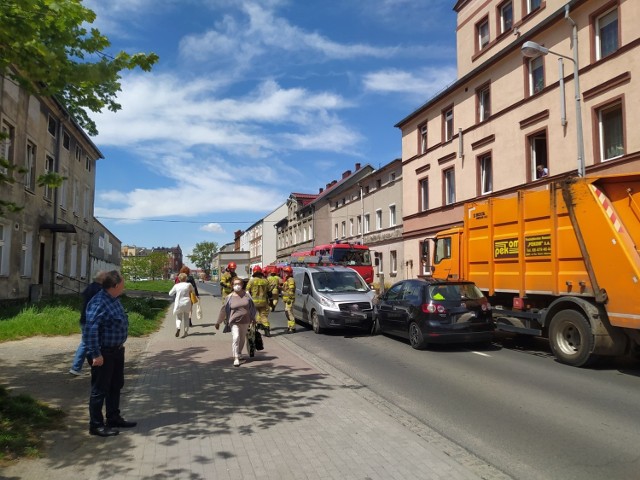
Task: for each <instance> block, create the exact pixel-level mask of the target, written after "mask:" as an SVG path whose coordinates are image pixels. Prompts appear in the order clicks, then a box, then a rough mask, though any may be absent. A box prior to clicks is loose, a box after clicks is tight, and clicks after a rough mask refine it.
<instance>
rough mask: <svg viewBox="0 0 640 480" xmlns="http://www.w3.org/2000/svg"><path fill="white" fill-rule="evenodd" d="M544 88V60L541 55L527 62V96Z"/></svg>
mask: <svg viewBox="0 0 640 480" xmlns="http://www.w3.org/2000/svg"><path fill="white" fill-rule="evenodd" d="M543 88H544V60H543V57H542V55H541V56H539V57H536V58H532V59H531V60H529V95H535V94H536V93H538V92H540V91H541V90H542V89H543Z"/></svg>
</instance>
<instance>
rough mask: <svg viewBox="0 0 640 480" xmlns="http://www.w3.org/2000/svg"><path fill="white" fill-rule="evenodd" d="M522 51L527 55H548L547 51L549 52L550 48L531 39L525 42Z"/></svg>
mask: <svg viewBox="0 0 640 480" xmlns="http://www.w3.org/2000/svg"><path fill="white" fill-rule="evenodd" d="M520 51H521V52H522V55H524V56H525V57H537V56H539V55H546V54H547V53H549V49H548V48H545V47H543V46H542V45H540V44H539V43H536V42H531V41H529V42H524V43H523V44H522V48H521V49H520Z"/></svg>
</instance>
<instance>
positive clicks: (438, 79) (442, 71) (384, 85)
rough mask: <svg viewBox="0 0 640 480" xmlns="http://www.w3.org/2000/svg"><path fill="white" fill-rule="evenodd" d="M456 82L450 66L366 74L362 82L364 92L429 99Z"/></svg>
mask: <svg viewBox="0 0 640 480" xmlns="http://www.w3.org/2000/svg"><path fill="white" fill-rule="evenodd" d="M455 80H456V69H455V68H454V67H451V66H443V67H434V68H425V69H421V70H417V71H402V70H396V69H389V70H381V71H379V72H372V73H368V74H366V75H365V76H364V78H363V82H364V87H365V89H366V90H369V91H371V92H378V93H407V94H411V95H416V96H419V97H420V98H423V99H424V98H429V97H432V96H434V95H435V94H437V93H438V92H440V91H442V90H443V89H444V88H445V87H446V86H448V85H450V84H452V83H453V82H454V81H455Z"/></svg>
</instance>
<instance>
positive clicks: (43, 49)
mask: <svg viewBox="0 0 640 480" xmlns="http://www.w3.org/2000/svg"><path fill="white" fill-rule="evenodd" d="M95 18H96V14H95V13H94V12H93V11H92V10H90V9H89V8H86V7H85V6H83V5H82V1H81V0H0V75H3V76H5V77H7V78H10V79H12V80H14V81H15V82H17V83H18V84H19V85H20V86H22V87H23V88H25V89H27V90H28V91H30V92H32V93H34V94H37V95H42V96H54V97H56V98H58V99H59V100H60V102H61V103H62V104H63V105H64V106H65V108H66V109H67V110H68V111H69V113H71V115H72V116H73V117H74V119H75V120H76V121H77V122H78V124H79V125H80V126H82V127H83V128H84V129H85V130H86V131H87V132H88V133H89V134H90V135H96V134H97V133H98V130H97V128H96V124H95V122H94V121H93V120H91V118H90V117H89V112H90V111H91V112H101V111H102V110H103V109H104V108H107V109H109V110H111V111H113V112H116V111H118V110H120V109H121V108H122V106H121V105H120V104H119V103H118V102H117V101H116V99H117V93H118V92H119V91H120V90H121V84H120V79H121V76H120V72H121V71H123V70H132V69H135V68H140V69H142V70H144V71H150V70H151V68H152V66H153V65H154V64H155V63H156V62H157V61H158V56H157V55H156V54H155V53H150V54H146V53H135V54H129V53H127V52H124V51H120V52H117V53H115V52H114V53H113V54H112V53H109V47H110V46H111V42H110V41H109V39H108V38H107V37H106V36H104V35H102V34H101V33H100V31H99V30H98V29H96V28H90V29H88V26H90V25H91V24H92V23H93V22H94V20H95ZM0 141H4V139H1V138H0ZM0 165H2V166H4V167H5V168H6V167H8V168H9V169H10V171H13V170H14V169H15V167H14V166H13V165H8V162H7V160H6V159H0ZM7 177H8V176H7V175H4V176H2V177H0V186H2V185H3V184H4V183H10V181H9V180H8V178H7ZM49 177H50V178H43V177H42V178H40V179H39V184H41V185H42V184H46V185H49V186H51V187H54V188H55V187H56V186H59V184H60V182H61V179H60V178H59V176H57V177H55V178H51V175H49ZM19 208H20V207H19V206H18V205H15V204H13V203H8V202H4V204H2V203H0V214H2V213H3V212H4V210H5V209H6V210H10V211H11V210H15V209H19Z"/></svg>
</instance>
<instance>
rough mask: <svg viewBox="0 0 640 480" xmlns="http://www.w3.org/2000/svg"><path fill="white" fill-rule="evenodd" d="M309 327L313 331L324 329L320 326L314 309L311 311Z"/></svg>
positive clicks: (320, 331) (317, 331) (319, 331)
mask: <svg viewBox="0 0 640 480" xmlns="http://www.w3.org/2000/svg"><path fill="white" fill-rule="evenodd" d="M311 327H312V328H313V331H314V332H315V333H322V332H323V331H324V329H323V328H322V327H321V326H320V319H319V318H318V314H317V313H316V311H315V310H314V311H313V312H311Z"/></svg>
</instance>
